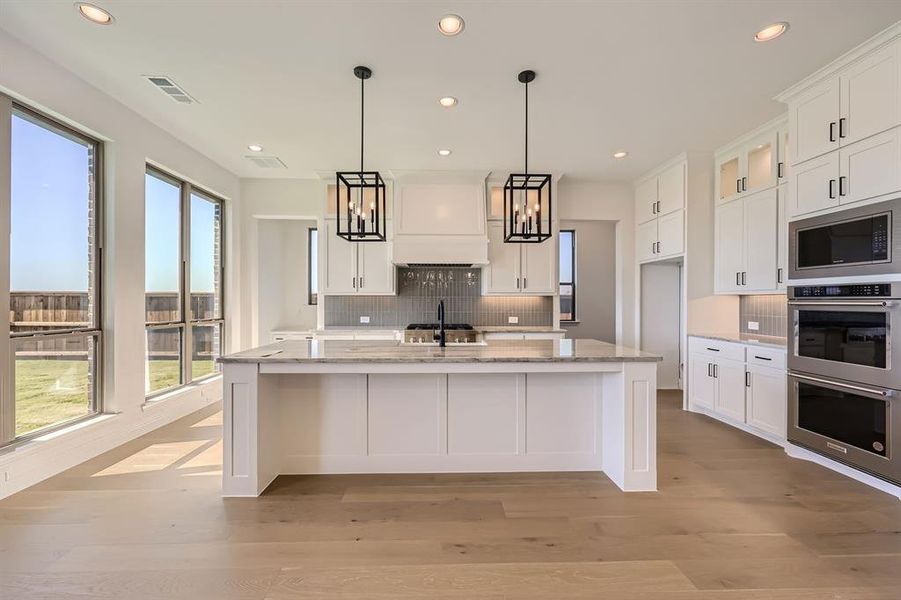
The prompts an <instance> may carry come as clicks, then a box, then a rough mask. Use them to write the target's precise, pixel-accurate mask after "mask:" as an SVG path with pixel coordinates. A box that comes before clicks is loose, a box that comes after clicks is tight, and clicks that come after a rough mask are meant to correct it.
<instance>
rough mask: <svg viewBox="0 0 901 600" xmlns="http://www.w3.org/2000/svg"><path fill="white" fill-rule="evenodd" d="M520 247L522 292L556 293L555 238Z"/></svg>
mask: <svg viewBox="0 0 901 600" xmlns="http://www.w3.org/2000/svg"><path fill="white" fill-rule="evenodd" d="M507 245H508V246H517V245H518V246H522V255H521V256H520V261H521V262H522V291H523V292H525V293H526V294H554V293H556V288H557V283H556V281H555V279H556V268H555V267H556V265H557V238H551V239H549V240H547V241H545V242H541V243H540V244H507Z"/></svg>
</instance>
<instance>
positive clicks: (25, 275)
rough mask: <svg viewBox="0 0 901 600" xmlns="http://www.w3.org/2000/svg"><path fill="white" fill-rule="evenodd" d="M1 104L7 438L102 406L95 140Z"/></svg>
mask: <svg viewBox="0 0 901 600" xmlns="http://www.w3.org/2000/svg"><path fill="white" fill-rule="evenodd" d="M0 100H3V98H2V97H0ZM9 107H11V113H9V112H6V110H7V109H9ZM0 111H2V112H4V113H6V115H5V117H4V118H10V124H11V146H10V156H11V160H10V167H11V170H10V177H11V179H10V192H11V194H10V207H9V211H10V212H9V219H10V236H9V254H8V257H9V284H10V294H9V317H8V318H9V332H10V338H11V343H10V353H11V355H12V356H11V360H10V362H11V365H7V366H5V367H4V368H8V369H9V372H10V375H11V387H10V391H11V394H6V393H4V394H3V399H2V400H0V403H2V405H0V409H2V410H0V415H2V417H3V418H2V419H0V423H2V427H0V443H7V442H10V441H12V440H14V439H15V438H21V437H25V436H32V435H35V434H37V433H40V432H44V431H46V430H48V429H50V428H53V427H55V426H59V425H61V424H64V423H68V422H71V421H73V420H76V419H79V418H83V417H86V416H89V415H92V414H94V413H97V412H98V411H99V410H100V407H101V398H100V390H101V385H100V368H99V364H100V343H101V329H100V322H101V321H100V297H101V296H100V272H101V269H100V253H101V244H100V237H101V236H100V227H99V223H100V219H99V209H100V202H99V201H98V189H99V175H100V173H99V171H100V169H99V165H100V153H101V146H100V144H99V143H98V142H97V141H96V140H93V139H91V138H89V137H87V136H85V135H83V134H81V133H79V132H77V131H74V130H72V129H70V128H68V127H66V126H64V125H61V124H59V123H57V122H55V121H53V120H51V119H49V118H47V117H44V116H43V115H40V114H38V113H36V112H33V111H31V110H29V109H27V108H25V107H22V106H18V105H14V104H13V105H11V104H9V103H8V101H7V103H6V104H3V103H0Z"/></svg>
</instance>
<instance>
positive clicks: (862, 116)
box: [838, 42, 901, 146]
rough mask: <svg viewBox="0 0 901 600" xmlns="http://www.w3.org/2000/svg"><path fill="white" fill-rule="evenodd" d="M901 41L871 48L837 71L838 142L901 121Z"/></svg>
mask: <svg viewBox="0 0 901 600" xmlns="http://www.w3.org/2000/svg"><path fill="white" fill-rule="evenodd" d="M899 52H901V43H898V42H896V43H894V44H891V45H889V46H886V47H884V48H882V49H881V50H877V51H876V52H873V53H872V54H870V55H869V56H867V57H866V58H864V59H862V60H860V61H859V62H856V63H854V64H852V65H851V66H849V67H848V68H847V69H845V71H843V72H842V73H841V75H839V82H840V86H841V116H840V119H841V121H840V122H839V132H838V135H839V139H840V141H841V144H842V145H843V146H844V145H845V144H853V143H854V142H857V141H860V140H862V139H864V138H868V137H870V136H871V135H876V134H877V133H880V132H882V131H885V130H887V129H891V128H892V127H896V126H898V125H901V60H899Z"/></svg>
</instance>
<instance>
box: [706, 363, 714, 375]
mask: <svg viewBox="0 0 901 600" xmlns="http://www.w3.org/2000/svg"><path fill="white" fill-rule="evenodd" d="M712 366H713V365H712V364H710V363H707V377H713V375H712V374H711V373H710V367H712Z"/></svg>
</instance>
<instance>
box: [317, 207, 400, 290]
mask: <svg viewBox="0 0 901 600" xmlns="http://www.w3.org/2000/svg"><path fill="white" fill-rule="evenodd" d="M386 223H387V226H388V230H389V232H390V230H391V221H390V220H389V221H387V222H386ZM335 229H336V223H335V220H334V219H325V221H324V223H323V231H322V235H320V236H319V237H320V245H319V249H320V258H319V267H320V269H319V273H320V283H321V285H322V293H323V294H324V295H328V296H346V295H352V294H364V295H379V296H385V295H394V294H395V293H396V289H397V288H396V275H395V273H396V268H395V266H394V264H393V263H392V262H391V242H390V241H388V242H348V241H347V240H345V239H344V238H340V237H338V236H337V235H336V233H335Z"/></svg>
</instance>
